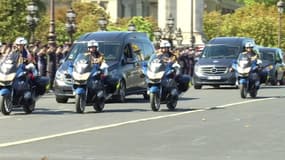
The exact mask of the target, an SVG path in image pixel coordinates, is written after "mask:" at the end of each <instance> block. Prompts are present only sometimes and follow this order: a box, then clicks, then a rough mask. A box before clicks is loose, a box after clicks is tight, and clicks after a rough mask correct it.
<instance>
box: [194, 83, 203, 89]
mask: <svg viewBox="0 0 285 160" xmlns="http://www.w3.org/2000/svg"><path fill="white" fill-rule="evenodd" d="M194 88H195V89H201V88H202V85H200V84H194Z"/></svg>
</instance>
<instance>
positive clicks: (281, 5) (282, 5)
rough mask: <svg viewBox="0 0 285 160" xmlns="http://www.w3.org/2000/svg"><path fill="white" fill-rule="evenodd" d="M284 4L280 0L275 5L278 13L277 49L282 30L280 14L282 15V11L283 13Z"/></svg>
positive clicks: (279, 45) (279, 44)
mask: <svg viewBox="0 0 285 160" xmlns="http://www.w3.org/2000/svg"><path fill="white" fill-rule="evenodd" d="M284 6H285V4H284V2H283V1H282V0H279V1H278V3H277V7H278V12H279V32H278V47H279V48H280V47H281V28H282V25H281V22H282V19H281V18H282V14H283V11H284Z"/></svg>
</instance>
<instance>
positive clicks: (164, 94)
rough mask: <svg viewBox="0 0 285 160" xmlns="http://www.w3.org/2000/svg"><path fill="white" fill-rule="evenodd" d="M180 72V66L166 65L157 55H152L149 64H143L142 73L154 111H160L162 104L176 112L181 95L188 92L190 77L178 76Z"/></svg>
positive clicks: (175, 64)
mask: <svg viewBox="0 0 285 160" xmlns="http://www.w3.org/2000/svg"><path fill="white" fill-rule="evenodd" d="M179 70H180V66H179V64H177V63H166V62H165V61H164V59H163V58H161V57H159V56H157V55H156V54H155V55H152V57H151V58H150V60H149V62H148V64H146V63H144V64H143V69H142V72H143V76H144V77H145V78H146V83H147V85H148V94H149V98H150V106H151V109H152V110H153V111H158V110H159V109H160V104H161V103H165V104H166V106H167V108H168V109H169V110H171V111H172V110H175V108H176V106H177V101H178V97H179V95H180V94H181V93H182V92H186V91H187V90H188V88H189V86H188V84H189V82H190V77H188V76H182V75H181V76H177V75H178V72H179ZM179 82H180V83H179Z"/></svg>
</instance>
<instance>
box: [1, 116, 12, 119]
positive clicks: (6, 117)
mask: <svg viewBox="0 0 285 160" xmlns="http://www.w3.org/2000/svg"><path fill="white" fill-rule="evenodd" d="M8 118H12V117H11V116H5V117H0V119H8Z"/></svg>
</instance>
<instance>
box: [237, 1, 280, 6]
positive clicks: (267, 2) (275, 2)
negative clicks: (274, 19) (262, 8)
mask: <svg viewBox="0 0 285 160" xmlns="http://www.w3.org/2000/svg"><path fill="white" fill-rule="evenodd" d="M237 1H238V2H240V3H244V4H245V5H247V6H251V5H254V4H255V3H263V4H265V5H268V6H270V5H276V4H277V1H278V0H237Z"/></svg>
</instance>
